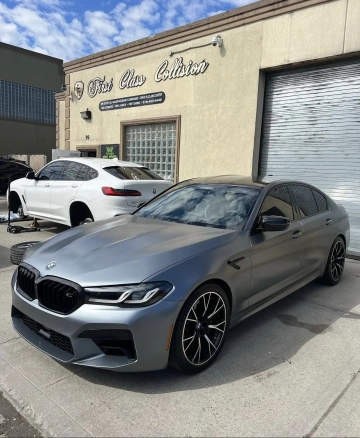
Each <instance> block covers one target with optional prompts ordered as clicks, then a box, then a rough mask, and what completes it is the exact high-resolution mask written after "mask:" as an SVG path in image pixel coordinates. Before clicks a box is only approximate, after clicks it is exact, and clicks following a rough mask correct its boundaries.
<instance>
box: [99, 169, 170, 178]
mask: <svg viewBox="0 0 360 438" xmlns="http://www.w3.org/2000/svg"><path fill="white" fill-rule="evenodd" d="M104 170H106V172H108V173H110V175H112V176H116V177H117V178H120V179H141V180H144V179H148V180H149V179H163V178H161V176H159V175H157V174H156V173H154V172H152V171H151V170H150V169H148V168H147V167H121V166H113V167H105V168H104Z"/></svg>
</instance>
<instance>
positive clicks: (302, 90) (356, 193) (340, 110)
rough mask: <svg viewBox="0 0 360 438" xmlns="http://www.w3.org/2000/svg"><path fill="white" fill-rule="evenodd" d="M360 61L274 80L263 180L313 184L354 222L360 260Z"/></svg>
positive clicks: (354, 249)
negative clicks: (265, 176)
mask: <svg viewBox="0 0 360 438" xmlns="http://www.w3.org/2000/svg"><path fill="white" fill-rule="evenodd" d="M359 114H360V61H359V60H357V61H347V62H346V63H341V64H340V63H339V64H331V65H327V66H323V67H319V68H311V69H310V68H307V69H297V70H292V71H287V72H281V73H276V74H275V73H274V74H269V75H268V76H267V78H266V86H265V102H264V114H263V127H262V142H261V149H260V151H261V152H260V167H259V174H260V175H273V176H275V177H279V178H284V179H295V180H296V179H297V180H300V181H304V182H307V183H309V184H313V185H314V186H315V187H318V188H319V189H320V190H322V191H323V192H324V193H326V194H327V195H329V196H331V197H332V198H333V199H334V200H335V201H336V202H338V203H340V204H342V205H343V206H344V207H345V209H346V211H347V212H348V214H349V219H350V233H351V237H350V246H349V250H348V252H349V253H350V254H354V255H360V208H359V204H360V184H359V175H360V144H359V139H360V117H359Z"/></svg>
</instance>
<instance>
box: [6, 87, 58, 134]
mask: <svg viewBox="0 0 360 438" xmlns="http://www.w3.org/2000/svg"><path fill="white" fill-rule="evenodd" d="M55 114H56V103H55V97H54V93H53V92H52V91H51V90H44V89H43V88H37V87H31V86H30V85H24V84H17V83H15V82H9V81H4V80H0V117H5V118H9V119H16V120H24V121H27V122H36V123H48V124H53V125H55Z"/></svg>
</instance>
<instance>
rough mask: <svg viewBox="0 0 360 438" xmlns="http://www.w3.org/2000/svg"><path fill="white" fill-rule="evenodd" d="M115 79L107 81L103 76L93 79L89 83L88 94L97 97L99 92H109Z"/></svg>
mask: <svg viewBox="0 0 360 438" xmlns="http://www.w3.org/2000/svg"><path fill="white" fill-rule="evenodd" d="M112 87H113V80H112V79H111V80H110V81H109V82H106V81H105V76H104V79H101V78H95V79H91V80H90V81H89V83H88V95H89V97H95V96H96V95H97V94H101V93H108V92H109V91H111V90H112Z"/></svg>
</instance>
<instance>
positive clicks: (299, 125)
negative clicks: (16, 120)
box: [56, 0, 360, 254]
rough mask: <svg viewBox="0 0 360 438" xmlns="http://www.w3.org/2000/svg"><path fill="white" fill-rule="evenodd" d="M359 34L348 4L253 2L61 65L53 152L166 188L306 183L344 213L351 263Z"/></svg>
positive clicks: (358, 236) (336, 0) (356, 215)
mask: <svg viewBox="0 0 360 438" xmlns="http://www.w3.org/2000/svg"><path fill="white" fill-rule="evenodd" d="M359 23H360V1H359V0H262V1H259V2H256V3H253V4H251V5H248V6H244V7H241V8H238V9H234V10H232V11H230V12H227V13H223V14H220V15H216V16H214V17H210V18H207V19H205V20H201V21H198V22H195V23H192V24H190V25H187V26H183V27H180V28H177V29H174V30H171V31H167V32H164V33H161V34H158V35H155V36H154V37H149V38H146V39H143V40H140V41H136V42H133V43H129V44H125V45H123V46H120V47H116V48H114V49H110V50H107V51H104V52H101V53H97V54H94V55H91V56H87V57H84V58H81V59H77V60H74V61H71V62H67V63H65V64H64V70H65V73H66V78H65V81H66V84H67V87H68V88H67V91H66V92H65V93H60V94H58V95H57V96H56V98H57V147H58V148H60V149H71V150H79V151H81V152H82V154H83V155H85V156H86V155H87V156H109V157H111V156H119V157H120V158H122V159H125V160H131V161H135V162H139V163H142V164H145V165H147V166H149V167H150V168H151V169H152V170H154V171H155V172H157V173H159V174H160V175H162V176H163V177H165V178H169V179H173V180H174V181H178V180H184V179H187V178H192V177H197V176H207V175H218V174H242V175H253V176H257V175H273V176H274V177H284V178H288V177H291V178H296V179H299V180H304V181H307V182H309V183H313V184H315V185H317V186H318V187H319V188H320V189H322V190H324V191H325V192H326V193H328V194H329V195H330V196H332V197H333V198H334V199H335V200H337V201H339V202H341V203H342V204H344V206H345V207H346V208H347V210H348V212H349V215H350V220H351V228H352V229H351V244H350V252H352V253H354V254H360V211H359V207H358V206H359V201H360V185H359V181H360V178H359V175H360V117H359V114H360V112H359V110H360V93H359V92H360V26H359ZM216 36H219V37H221V39H222V44H221V40H220V39H215V40H213V37H216ZM217 43H218V44H217Z"/></svg>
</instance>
